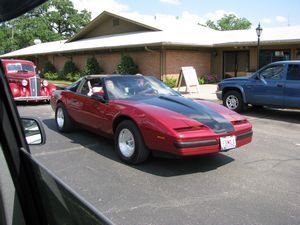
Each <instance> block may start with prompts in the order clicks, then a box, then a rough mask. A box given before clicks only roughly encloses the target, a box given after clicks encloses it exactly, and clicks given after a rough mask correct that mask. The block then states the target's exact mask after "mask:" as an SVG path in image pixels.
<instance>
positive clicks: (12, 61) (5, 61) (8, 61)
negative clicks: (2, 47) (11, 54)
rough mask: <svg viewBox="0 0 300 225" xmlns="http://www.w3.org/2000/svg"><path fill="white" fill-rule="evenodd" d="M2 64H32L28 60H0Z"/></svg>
mask: <svg viewBox="0 0 300 225" xmlns="http://www.w3.org/2000/svg"><path fill="white" fill-rule="evenodd" d="M1 61H2V62H3V63H10V62H11V63H16V62H18V63H27V64H28V63H29V64H33V62H31V61H29V60H23V59H2V60H1Z"/></svg>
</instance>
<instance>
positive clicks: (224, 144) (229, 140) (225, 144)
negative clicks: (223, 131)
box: [220, 136, 236, 151]
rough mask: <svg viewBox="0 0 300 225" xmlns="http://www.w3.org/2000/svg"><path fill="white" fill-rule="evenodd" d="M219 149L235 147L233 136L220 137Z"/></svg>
mask: <svg viewBox="0 0 300 225" xmlns="http://www.w3.org/2000/svg"><path fill="white" fill-rule="evenodd" d="M220 143H221V151H227V150H229V149H233V148H235V147H236V138H235V136H227V137H221V138H220Z"/></svg>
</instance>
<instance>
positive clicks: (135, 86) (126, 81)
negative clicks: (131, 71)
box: [105, 75, 180, 99]
mask: <svg viewBox="0 0 300 225" xmlns="http://www.w3.org/2000/svg"><path fill="white" fill-rule="evenodd" d="M105 86H106V90H107V92H108V96H109V98H110V99H127V98H135V97H145V96H156V95H167V96H179V95H180V94H179V93H178V92H176V91H174V90H173V89H172V88H170V87H168V86H167V85H165V84H164V83H163V82H161V81H160V80H158V79H156V78H154V77H151V76H147V77H145V76H139V75H137V76H134V75H133V76H113V77H109V78H106V79H105Z"/></svg>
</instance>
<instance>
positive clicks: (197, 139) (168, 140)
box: [50, 75, 252, 164]
mask: <svg viewBox="0 0 300 225" xmlns="http://www.w3.org/2000/svg"><path fill="white" fill-rule="evenodd" d="M50 102H51V106H52V108H53V110H54V111H55V121H56V124H57V127H58V130H59V131H61V132H69V131H71V130H72V128H73V126H74V125H75V124H76V125H79V126H81V127H83V128H86V129H88V130H90V131H92V132H96V133H98V134H100V135H102V136H105V137H109V138H114V141H115V148H116V150H117V152H118V154H119V156H120V157H121V159H122V160H123V161H124V162H126V163H131V164H137V163H141V162H143V161H144V160H146V159H147V157H148V156H149V154H150V153H153V154H156V155H159V153H163V154H169V155H175V156H191V155H200V154H206V153H213V152H222V151H228V150H230V149H233V148H236V147H240V146H242V145H245V144H247V143H249V142H251V140H252V125H251V124H250V123H249V121H248V120H247V119H245V118H244V117H243V116H241V115H239V114H237V113H235V112H233V111H231V110H229V109H227V108H225V107H223V106H221V105H218V104H215V103H212V102H209V101H201V100H192V99H188V98H185V97H183V96H181V95H180V94H179V93H177V92H176V91H174V90H173V89H171V88H169V87H168V86H166V85H165V84H164V83H163V82H161V81H159V80H157V79H156V78H154V77H151V76H142V75H90V76H85V77H83V78H81V79H80V80H78V81H76V82H75V83H73V84H72V85H71V86H69V87H66V88H65V89H64V90H56V91H54V92H53V93H52V95H51V100H50Z"/></svg>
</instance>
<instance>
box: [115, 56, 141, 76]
mask: <svg viewBox="0 0 300 225" xmlns="http://www.w3.org/2000/svg"><path fill="white" fill-rule="evenodd" d="M138 72H139V68H138V66H137V65H136V64H135V63H134V61H133V59H132V58H131V57H130V56H126V55H123V56H122V58H121V62H120V64H119V65H118V66H117V73H118V74H137V73H138Z"/></svg>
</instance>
